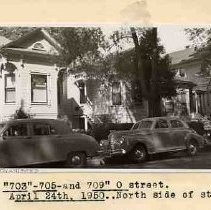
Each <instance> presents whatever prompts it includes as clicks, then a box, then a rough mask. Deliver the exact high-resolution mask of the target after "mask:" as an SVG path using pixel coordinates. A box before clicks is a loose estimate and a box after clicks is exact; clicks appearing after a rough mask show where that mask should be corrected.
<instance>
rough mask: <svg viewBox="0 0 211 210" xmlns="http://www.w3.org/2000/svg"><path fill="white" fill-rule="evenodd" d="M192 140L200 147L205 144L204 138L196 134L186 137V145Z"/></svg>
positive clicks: (189, 134)
mask: <svg viewBox="0 0 211 210" xmlns="http://www.w3.org/2000/svg"><path fill="white" fill-rule="evenodd" d="M191 140H195V141H196V142H197V143H198V145H199V147H202V146H203V143H204V137H203V136H200V135H198V134H195V133H188V134H187V135H186V137H185V145H187V144H188V143H189V142H190V141H191Z"/></svg>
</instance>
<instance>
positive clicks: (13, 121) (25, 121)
mask: <svg viewBox="0 0 211 210" xmlns="http://www.w3.org/2000/svg"><path fill="white" fill-rule="evenodd" d="M49 121H51V122H58V121H63V120H59V119H34V118H33V119H12V120H7V121H2V122H0V124H13V123H27V122H49ZM63 122H64V121H63Z"/></svg>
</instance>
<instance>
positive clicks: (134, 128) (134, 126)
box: [132, 122, 139, 130]
mask: <svg viewBox="0 0 211 210" xmlns="http://www.w3.org/2000/svg"><path fill="white" fill-rule="evenodd" d="M138 126H139V122H138V123H136V124H134V125H133V127H132V130H136V129H138Z"/></svg>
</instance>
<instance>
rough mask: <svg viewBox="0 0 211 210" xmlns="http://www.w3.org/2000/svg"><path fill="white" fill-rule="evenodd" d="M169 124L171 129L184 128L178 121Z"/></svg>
mask: <svg viewBox="0 0 211 210" xmlns="http://www.w3.org/2000/svg"><path fill="white" fill-rule="evenodd" d="M170 123H171V127H172V128H184V125H183V123H182V122H181V121H179V120H171V121H170Z"/></svg>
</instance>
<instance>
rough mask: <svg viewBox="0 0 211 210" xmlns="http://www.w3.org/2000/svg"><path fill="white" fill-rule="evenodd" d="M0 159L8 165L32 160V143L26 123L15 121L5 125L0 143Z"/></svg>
mask: <svg viewBox="0 0 211 210" xmlns="http://www.w3.org/2000/svg"><path fill="white" fill-rule="evenodd" d="M0 159H1V163H2V164H5V166H8V167H9V166H24V165H28V164H32V163H33V162H34V145H33V143H32V141H31V135H30V129H29V124H28V123H26V122H22V123H15V124H10V125H8V126H7V127H6V129H5V131H4V132H3V135H2V140H1V143H0Z"/></svg>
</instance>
